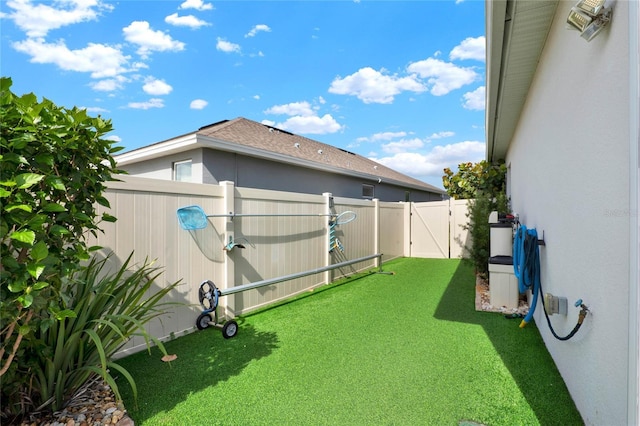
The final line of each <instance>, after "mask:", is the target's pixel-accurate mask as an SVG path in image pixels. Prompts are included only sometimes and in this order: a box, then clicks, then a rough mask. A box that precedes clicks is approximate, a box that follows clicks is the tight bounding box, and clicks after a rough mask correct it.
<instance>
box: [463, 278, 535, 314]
mask: <svg viewBox="0 0 640 426" xmlns="http://www.w3.org/2000/svg"><path fill="white" fill-rule="evenodd" d="M490 291H491V290H490V286H489V281H487V280H486V279H485V278H483V277H482V276H480V275H476V311H485V312H499V313H502V314H520V315H522V316H523V317H524V316H525V315H527V313H528V312H529V304H528V303H527V300H526V299H525V298H522V297H521V298H520V300H519V303H518V308H517V309H516V308H505V307H504V306H492V305H491V302H490V300H491V293H490Z"/></svg>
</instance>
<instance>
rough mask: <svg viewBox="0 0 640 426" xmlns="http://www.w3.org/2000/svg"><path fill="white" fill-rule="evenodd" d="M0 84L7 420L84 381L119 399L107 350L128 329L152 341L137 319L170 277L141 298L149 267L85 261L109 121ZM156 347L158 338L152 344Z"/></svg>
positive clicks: (54, 403) (107, 162)
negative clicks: (110, 271)
mask: <svg viewBox="0 0 640 426" xmlns="http://www.w3.org/2000/svg"><path fill="white" fill-rule="evenodd" d="M11 85H12V81H11V79H10V78H4V77H3V78H1V79H0V122H1V123H2V126H1V127H0V209H1V210H2V216H1V217H0V248H1V250H2V251H1V264H0V377H1V380H2V389H1V397H2V402H1V407H2V417H3V423H4V421H5V420H6V419H10V420H15V419H17V418H19V417H20V416H22V415H24V414H26V413H28V412H30V411H33V410H57V409H60V408H62V407H63V406H64V405H65V404H66V402H67V401H68V400H69V398H71V397H72V396H73V395H74V393H75V392H76V391H77V390H78V389H79V388H81V387H82V386H83V385H84V383H85V382H86V380H87V379H88V378H91V377H92V376H93V377H96V376H101V377H102V378H103V379H104V380H105V381H106V382H107V383H108V384H109V385H111V387H112V388H113V390H114V392H115V393H116V394H117V395H119V391H118V387H117V384H116V383H115V381H114V380H113V377H112V376H111V372H112V371H117V372H118V373H119V374H121V375H122V376H124V377H125V378H128V379H129V381H130V383H131V385H132V386H135V385H134V384H133V382H132V380H131V378H130V376H129V375H128V373H126V371H124V370H122V369H121V368H120V367H119V366H118V365H117V364H115V363H113V362H112V361H111V356H112V355H113V354H114V352H115V351H116V350H117V349H118V348H119V347H121V346H122V345H123V344H124V343H125V342H126V341H127V340H128V339H129V338H130V337H131V336H133V335H135V334H140V335H142V336H144V337H145V339H147V342H148V343H149V339H152V337H150V336H149V335H148V334H147V333H146V332H145V329H144V324H145V323H147V322H148V321H149V320H151V319H152V318H154V317H155V316H157V315H159V314H160V313H161V312H162V309H163V308H166V306H165V305H164V304H162V303H161V302H160V299H161V297H162V296H163V295H164V294H166V293H167V292H169V291H170V290H171V289H172V288H173V287H174V286H175V284H173V285H171V286H168V287H167V288H164V289H161V290H158V291H157V292H155V293H154V294H153V295H152V296H150V297H145V296H144V295H145V293H146V292H147V291H148V290H150V288H151V287H152V285H153V280H154V278H156V277H157V269H156V268H153V267H151V265H150V264H149V263H148V262H145V263H144V265H142V266H141V267H140V268H136V269H133V270H129V267H130V260H131V257H129V259H127V261H126V262H125V264H124V266H123V267H122V268H121V269H120V270H119V271H118V272H117V273H116V274H114V275H106V276H104V275H105V274H104V273H105V272H106V271H105V270H104V267H105V261H97V260H92V261H90V262H89V263H88V265H87V266H85V267H82V266H81V265H83V264H85V265H86V263H87V261H89V260H90V253H91V252H92V251H93V250H95V249H97V247H88V245H87V243H86V241H87V240H86V237H87V236H88V234H93V235H96V234H97V232H98V231H101V230H100V228H99V224H100V222H101V221H109V222H112V221H115V220H116V218H114V217H113V216H110V215H109V214H102V215H101V216H99V215H98V213H97V208H98V206H99V205H101V206H104V207H109V202H108V201H107V199H106V198H105V197H104V196H103V191H104V190H105V188H106V187H105V182H108V181H113V180H116V179H115V178H114V177H113V175H117V174H119V173H122V172H121V171H120V170H118V169H116V164H115V160H114V159H113V157H112V154H114V153H115V152H117V151H119V150H121V149H122V148H120V147H113V146H112V145H113V142H112V141H110V140H107V139H106V138H105V135H106V134H107V133H108V132H110V131H111V130H112V126H111V121H110V120H104V119H102V118H101V117H90V116H88V115H87V112H86V110H83V109H79V108H76V107H74V108H71V109H67V108H64V107H59V106H57V105H55V104H54V103H53V102H51V101H50V100H48V99H43V100H42V101H38V99H37V98H36V96H35V95H34V94H32V93H30V94H26V95H23V96H16V95H15V94H13V93H12V92H11ZM156 343H158V344H159V345H160V346H161V344H160V342H156Z"/></svg>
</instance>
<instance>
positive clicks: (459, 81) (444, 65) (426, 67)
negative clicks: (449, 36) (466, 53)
mask: <svg viewBox="0 0 640 426" xmlns="http://www.w3.org/2000/svg"><path fill="white" fill-rule="evenodd" d="M407 71H409V72H411V73H416V74H418V75H419V76H420V77H421V78H426V79H427V82H428V84H429V86H431V90H430V92H431V94H432V95H434V96H442V95H446V94H447V93H449V92H451V91H452V90H455V89H459V88H461V87H462V86H465V85H467V84H471V83H473V82H474V81H476V80H477V79H478V78H479V75H478V74H477V73H476V72H475V71H474V70H473V69H471V68H461V67H458V66H456V65H454V64H452V63H450V62H444V61H441V60H440V59H433V58H427V59H425V60H423V61H418V62H414V63H412V64H410V65H409V66H408V67H407Z"/></svg>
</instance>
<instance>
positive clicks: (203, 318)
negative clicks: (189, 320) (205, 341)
mask: <svg viewBox="0 0 640 426" xmlns="http://www.w3.org/2000/svg"><path fill="white" fill-rule="evenodd" d="M210 322H211V315H209V314H200V315H198V319H197V320H196V327H198V330H204V329H205V328H207V327H209V323H210Z"/></svg>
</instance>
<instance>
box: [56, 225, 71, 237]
mask: <svg viewBox="0 0 640 426" xmlns="http://www.w3.org/2000/svg"><path fill="white" fill-rule="evenodd" d="M51 233H52V234H54V235H68V234H71V231H69V230H68V229H67V228H65V227H64V226H61V225H53V226H52V227H51Z"/></svg>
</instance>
